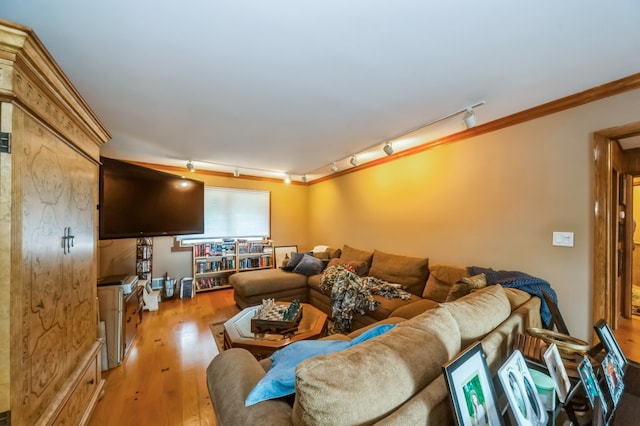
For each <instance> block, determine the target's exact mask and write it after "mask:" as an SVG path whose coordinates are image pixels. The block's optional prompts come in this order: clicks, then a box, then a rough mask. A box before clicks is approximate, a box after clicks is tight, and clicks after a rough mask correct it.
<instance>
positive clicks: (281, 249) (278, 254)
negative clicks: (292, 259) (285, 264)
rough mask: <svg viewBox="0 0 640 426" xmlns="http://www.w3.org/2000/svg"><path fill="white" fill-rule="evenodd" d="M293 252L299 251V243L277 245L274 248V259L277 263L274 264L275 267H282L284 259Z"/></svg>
mask: <svg viewBox="0 0 640 426" xmlns="http://www.w3.org/2000/svg"><path fill="white" fill-rule="evenodd" d="M291 252H296V253H297V252H298V246H297V245H295V244H294V245H288V246H275V247H274V248H273V256H274V261H275V263H274V264H273V266H274V268H276V269H277V268H280V267H282V261H283V260H284V259H285V257H286V256H288V255H289V254H291Z"/></svg>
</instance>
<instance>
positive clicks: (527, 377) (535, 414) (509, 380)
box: [498, 350, 549, 426]
mask: <svg viewBox="0 0 640 426" xmlns="http://www.w3.org/2000/svg"><path fill="white" fill-rule="evenodd" d="M498 377H499V379H500V384H501V385H502V389H503V390H504V393H505V395H506V396H507V401H508V402H509V408H510V409H511V412H512V414H513V417H514V420H515V422H516V424H518V425H519V426H540V425H546V424H547V420H548V419H549V415H548V414H547V411H546V409H545V408H544V405H543V404H542V400H541V399H540V395H538V391H537V390H536V385H535V383H534V382H533V378H532V377H531V373H530V372H529V368H528V367H527V363H526V361H525V360H524V357H523V356H522V352H520V351H519V350H515V351H514V352H513V353H512V354H511V355H510V356H509V358H507V360H506V361H505V363H504V364H503V365H502V366H501V367H500V368H499V369H498Z"/></svg>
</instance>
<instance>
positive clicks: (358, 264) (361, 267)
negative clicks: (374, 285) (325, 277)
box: [327, 258, 369, 277]
mask: <svg viewBox="0 0 640 426" xmlns="http://www.w3.org/2000/svg"><path fill="white" fill-rule="evenodd" d="M338 265H344V266H346V267H348V268H349V269H351V270H352V271H353V272H355V273H356V274H357V275H358V276H361V277H364V276H366V275H367V273H368V272H369V266H367V263H366V262H364V261H356V260H353V261H351V262H348V261H344V260H342V258H333V259H331V260H330V261H329V263H328V264H327V268H328V267H330V266H338Z"/></svg>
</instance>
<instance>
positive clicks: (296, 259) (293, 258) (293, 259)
mask: <svg viewBox="0 0 640 426" xmlns="http://www.w3.org/2000/svg"><path fill="white" fill-rule="evenodd" d="M305 254H311V252H306V253H297V252H295V251H292V252H291V255H290V256H289V262H287V265H286V266H283V267H282V269H283V270H284V271H289V272H291V271H293V270H294V269H295V267H296V266H298V263H300V261H301V260H302V258H303V257H304V255H305Z"/></svg>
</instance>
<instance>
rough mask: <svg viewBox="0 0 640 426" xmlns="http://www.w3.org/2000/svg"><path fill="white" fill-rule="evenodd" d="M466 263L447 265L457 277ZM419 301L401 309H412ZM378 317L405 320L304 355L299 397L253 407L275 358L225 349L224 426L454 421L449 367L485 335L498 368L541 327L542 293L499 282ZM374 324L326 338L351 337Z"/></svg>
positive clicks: (216, 372) (216, 373)
mask: <svg viewBox="0 0 640 426" xmlns="http://www.w3.org/2000/svg"><path fill="white" fill-rule="evenodd" d="M441 269H443V271H444V270H445V269H446V268H444V267H442V268H441ZM459 269H460V268H455V267H453V268H451V269H450V270H449V272H450V273H453V274H458V273H461V272H460V271H459ZM456 270H458V271H457V272H456ZM441 272H442V271H441ZM431 283H433V281H431V282H430V283H429V284H427V287H429V285H430V284H431ZM440 284H442V285H443V288H440V289H439V290H442V292H443V293H444V284H443V283H440ZM435 285H436V287H437V285H438V283H435ZM436 287H434V288H433V289H432V290H438V289H437V288H436ZM414 303H421V302H420V300H418V301H416V302H414ZM414 303H412V304H407V305H405V306H403V307H401V308H397V309H396V310H395V311H396V312H397V311H399V310H404V311H405V312H404V313H405V314H407V315H409V314H410V313H411V309H410V307H411V306H412V305H413V304H414ZM380 323H395V324H397V325H396V327H395V328H393V329H391V330H390V331H388V332H387V333H385V334H383V335H380V336H378V337H375V338H373V339H371V340H367V341H365V342H363V343H360V344H358V345H355V346H352V347H350V348H348V349H346V350H343V351H341V352H337V353H332V354H328V355H319V356H316V357H313V358H310V359H307V360H305V361H302V362H301V363H300V364H298V366H297V368H296V372H295V396H294V397H293V398H281V399H274V400H267V401H263V402H260V403H257V404H255V405H252V406H249V407H245V404H244V401H245V399H246V397H247V395H248V393H249V392H250V391H251V389H253V387H254V386H255V385H256V384H257V383H258V381H260V379H261V378H262V377H264V376H265V374H266V372H267V371H268V370H269V367H270V360H269V359H265V360H262V361H257V360H256V359H255V358H254V357H253V356H252V355H251V354H250V353H249V352H247V351H245V350H243V349H230V350H227V351H224V352H223V353H221V354H219V355H217V356H216V357H215V358H214V359H213V361H212V362H211V364H210V365H209V367H208V369H207V384H208V387H209V393H210V396H211V400H212V402H213V405H214V409H215V412H216V416H217V418H218V422H219V424H220V425H221V426H225V425H241V424H242V425H244V424H251V425H290V424H293V425H303V424H304V425H327V424H332V425H339V424H345V425H346V424H362V425H369V424H376V425H407V424H451V423H453V417H452V411H451V408H450V403H449V400H448V390H447V387H446V384H445V380H444V376H443V373H442V366H443V365H444V364H445V363H446V362H447V361H448V360H450V359H451V358H453V357H455V356H456V354H458V353H459V352H460V351H462V350H463V349H464V348H466V347H467V346H469V345H470V344H471V343H473V342H475V341H478V340H479V341H481V343H482V346H483V349H484V351H485V353H486V355H487V363H488V365H489V368H490V370H491V372H492V373H493V374H495V372H496V371H497V369H498V368H499V366H500V365H501V364H502V363H503V362H504V361H505V360H506V358H507V357H508V356H509V354H510V352H511V350H512V347H513V340H514V337H515V335H516V334H517V333H518V332H520V333H522V332H524V330H525V329H526V328H528V327H540V325H541V320H540V299H539V298H537V297H535V296H530V295H529V294H527V293H524V292H522V291H520V290H515V289H503V288H502V287H500V286H499V285H492V286H488V287H486V288H484V289H481V290H478V291H476V292H474V293H471V294H469V295H467V296H463V297H461V298H460V299H458V300H456V301H453V302H447V303H436V305H435V306H434V308H433V309H427V310H426V311H423V312H421V313H419V314H417V315H415V316H413V317H411V318H410V319H405V318H401V317H390V318H386V319H384V320H383V321H380V322H378V323H376V324H380ZM369 327H371V326H369ZM369 327H365V328H363V329H360V330H357V331H355V332H352V333H351V334H349V335H347V336H345V335H341V334H338V335H332V336H328V337H327V338H326V339H346V340H349V339H353V338H354V337H355V336H357V335H359V334H360V333H362V332H363V331H364V330H365V329H368V328H369Z"/></svg>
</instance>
